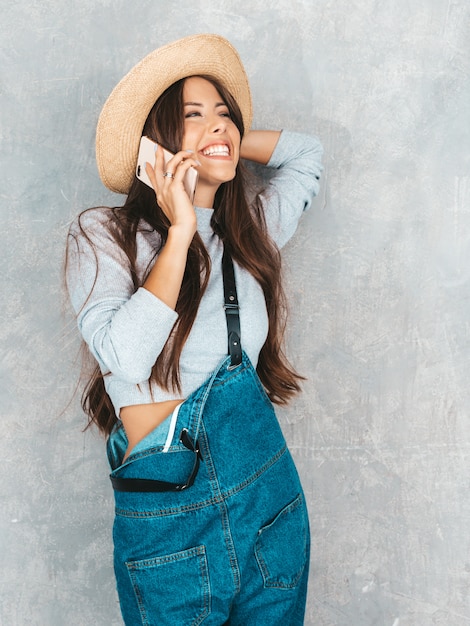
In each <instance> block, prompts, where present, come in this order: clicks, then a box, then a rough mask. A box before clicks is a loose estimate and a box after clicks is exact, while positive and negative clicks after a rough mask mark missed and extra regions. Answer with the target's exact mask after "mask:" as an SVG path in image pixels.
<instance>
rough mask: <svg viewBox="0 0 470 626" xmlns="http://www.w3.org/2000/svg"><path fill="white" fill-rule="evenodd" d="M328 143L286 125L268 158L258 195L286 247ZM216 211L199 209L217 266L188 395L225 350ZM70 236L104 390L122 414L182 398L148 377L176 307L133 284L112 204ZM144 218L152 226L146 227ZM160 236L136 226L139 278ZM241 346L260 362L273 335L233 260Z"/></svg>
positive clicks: (82, 318)
mask: <svg viewBox="0 0 470 626" xmlns="http://www.w3.org/2000/svg"><path fill="white" fill-rule="evenodd" d="M321 155H322V148H321V145H320V142H319V141H318V139H317V138H316V137H310V136H307V135H301V134H299V133H291V132H287V131H283V132H282V133H281V136H280V138H279V141H278V143H277V146H276V148H275V150H274V152H273V155H272V157H271V159H270V161H269V163H268V164H267V167H269V168H273V169H274V170H275V171H274V176H273V177H272V178H271V179H270V181H269V183H268V185H267V187H266V188H265V190H264V192H263V193H262V195H261V196H260V199H261V204H262V207H263V210H264V212H265V217H266V223H267V226H268V231H269V233H270V235H271V237H272V239H273V240H274V241H275V243H276V244H277V245H278V246H279V247H282V246H283V245H284V244H285V243H286V242H287V241H288V240H289V239H290V237H291V236H292V235H293V233H294V232H295V229H296V227H297V223H298V220H299V218H300V216H301V214H302V212H303V211H304V210H305V209H307V208H308V207H309V206H310V203H311V200H312V198H313V196H315V195H316V194H317V193H318V189H319V178H320V173H321V170H322V167H321ZM212 213H213V209H206V208H199V207H196V214H197V224H198V226H197V228H198V232H199V234H200V236H201V238H202V240H203V242H204V244H205V246H206V248H207V250H208V252H209V255H210V258H211V263H212V271H211V274H210V278H209V284H208V286H207V290H206V292H205V293H204V296H203V297H202V300H201V303H200V306H199V309H198V312H197V316H196V319H195V321H194V324H193V327H192V329H191V332H190V335H189V337H188V339H187V341H186V343H185V345H184V348H183V351H182V354H181V359H180V373H181V385H182V393H181V397H182V398H186V397H188V395H189V394H191V393H192V392H193V391H194V390H195V389H197V388H198V387H199V386H200V385H201V384H202V383H203V382H204V381H205V380H206V379H207V378H208V377H209V376H210V374H211V373H212V372H213V371H214V369H215V368H216V367H217V366H218V365H219V363H220V361H221V360H222V359H223V358H224V357H225V356H226V354H227V327H226V321H225V312H224V291H223V281H222V270H221V268H222V253H223V245H222V243H221V241H220V240H219V238H218V237H217V236H216V235H215V234H214V232H213V231H212V228H211V225H210V222H211V217H212ZM81 224H82V227H83V228H84V230H85V231H86V233H87V235H88V237H89V238H90V240H91V241H92V243H93V245H91V244H90V242H89V241H87V239H86V238H85V237H84V236H83V234H82V233H81V231H80V228H79V226H78V218H77V219H76V220H75V221H74V222H73V223H72V226H71V228H70V233H69V246H68V259H67V274H66V280H67V288H68V291H69V295H70V299H71V303H72V306H73V308H74V310H75V312H76V314H77V322H78V327H79V330H80V332H81V334H82V336H83V338H84V340H85V341H86V343H87V344H88V347H89V348H90V351H91V353H92V355H93V356H94V357H95V359H96V360H97V362H98V364H99V366H100V369H101V371H102V372H103V374H106V375H105V376H104V383H105V387H106V391H107V393H108V394H109V396H110V398H111V401H112V402H113V405H114V408H115V410H116V414H117V415H118V416H119V412H120V409H121V407H123V406H129V405H134V404H147V403H150V402H161V401H164V400H171V399H176V398H178V394H175V393H174V392H167V391H165V390H163V389H161V388H160V387H158V386H157V385H156V384H155V383H153V382H152V383H150V382H149V380H148V379H149V376H150V373H151V369H152V366H153V365H154V363H155V361H156V359H157V357H158V355H159V354H160V352H161V350H162V349H163V346H164V345H165V342H166V341H167V339H168V337H169V335H170V333H171V330H172V328H173V325H174V323H175V321H176V320H177V313H176V312H175V311H174V310H173V309H171V308H169V307H168V306H167V305H166V304H164V303H163V302H162V301H161V300H159V299H158V298H157V297H156V296H154V295H153V294H152V293H150V292H149V291H147V290H146V289H145V288H143V287H140V288H139V289H137V291H135V288H134V284H133V281H132V277H131V275H130V271H129V261H128V259H127V257H126V255H125V254H124V252H123V251H122V250H121V249H120V248H119V246H118V245H117V244H116V242H115V241H114V240H113V238H112V236H111V234H110V232H109V230H108V228H107V213H106V210H104V209H99V208H98V209H92V210H89V211H87V212H85V213H84V214H83V216H82V219H81ZM144 225H145V224H144ZM159 237H160V236H159V235H158V233H156V232H155V231H153V230H151V229H150V227H149V226H148V225H147V229H146V228H142V229H139V230H138V232H137V259H136V266H137V275H138V280H139V284H142V282H143V278H144V274H145V273H146V272H147V271H148V269H149V263H150V264H151V259H152V258H153V256H154V252H155V249H157V248H158V244H159ZM235 278H236V283H237V291H238V300H239V304H240V325H241V336H242V345H243V348H244V350H245V352H246V353H247V355H248V357H249V358H250V360H251V362H252V363H253V366H254V367H256V364H257V362H258V355H259V352H260V350H261V348H262V346H263V344H264V342H265V340H266V336H267V332H268V318H267V313H266V306H265V302H264V296H263V292H262V289H261V287H260V286H259V284H258V283H257V282H256V280H255V279H254V278H253V277H252V276H251V275H250V274H249V273H248V272H247V271H245V270H244V269H242V268H241V267H239V266H238V265H237V264H235Z"/></svg>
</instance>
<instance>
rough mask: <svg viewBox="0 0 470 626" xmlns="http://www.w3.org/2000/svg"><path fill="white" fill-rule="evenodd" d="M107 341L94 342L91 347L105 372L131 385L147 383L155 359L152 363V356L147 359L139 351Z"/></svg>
mask: <svg viewBox="0 0 470 626" xmlns="http://www.w3.org/2000/svg"><path fill="white" fill-rule="evenodd" d="M107 339H108V341H106V340H104V341H98V342H96V341H94V342H93V344H92V346H91V348H92V352H93V354H94V356H95V357H96V358H97V359H98V362H100V363H102V364H103V366H104V370H105V371H108V372H111V374H113V376H116V378H119V379H120V380H122V381H124V382H126V383H129V384H133V385H137V384H139V383H144V382H146V381H147V380H148V379H149V378H150V376H151V374H152V367H153V365H154V362H155V359H153V360H152V362H150V361H149V358H148V356H150V355H148V356H147V358H145V355H143V354H140V353H139V350H133V349H129V347H128V346H125V347H124V346H118V345H116V343H115V342H111V341H109V337H108V338H107ZM97 344H98V345H97Z"/></svg>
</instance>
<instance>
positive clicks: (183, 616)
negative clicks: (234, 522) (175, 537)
mask: <svg viewBox="0 0 470 626" xmlns="http://www.w3.org/2000/svg"><path fill="white" fill-rule="evenodd" d="M126 567H127V571H128V573H129V577H130V579H131V582H132V586H133V588H134V593H135V595H136V598H137V602H138V605H139V610H140V615H141V618H142V624H144V625H145V626H157V624H158V626H175V624H181V625H183V624H184V625H188V626H197V624H201V622H202V621H203V620H204V619H205V618H206V617H207V616H208V615H209V613H210V583H209V572H208V567H207V558H206V550H205V547H204V546H203V545H200V546H197V547H195V548H190V549H188V550H183V551H181V552H175V553H174V554H168V555H165V556H157V557H153V558H148V559H142V560H138V561H128V562H127V563H126Z"/></svg>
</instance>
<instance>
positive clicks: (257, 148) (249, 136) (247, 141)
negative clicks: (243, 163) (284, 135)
mask: <svg viewBox="0 0 470 626" xmlns="http://www.w3.org/2000/svg"><path fill="white" fill-rule="evenodd" d="M280 135H281V131H279V130H251V131H250V132H248V133H246V135H245V136H244V137H243V140H242V144H241V148H240V156H241V157H242V159H248V160H249V161H254V162H255V163H261V164H262V165H266V164H267V163H268V161H269V159H270V158H271V156H272V153H273V152H274V148H275V147H276V145H277V142H278V141H279V137H280Z"/></svg>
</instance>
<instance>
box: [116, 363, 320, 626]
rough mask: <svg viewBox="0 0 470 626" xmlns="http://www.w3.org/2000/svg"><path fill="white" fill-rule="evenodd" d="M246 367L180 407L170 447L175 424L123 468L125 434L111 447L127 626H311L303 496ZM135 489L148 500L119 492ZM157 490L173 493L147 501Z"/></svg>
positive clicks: (224, 372)
mask: <svg viewBox="0 0 470 626" xmlns="http://www.w3.org/2000/svg"><path fill="white" fill-rule="evenodd" d="M240 359H241V363H240V364H239V365H238V366H236V367H233V366H232V360H231V357H227V359H225V360H224V361H223V362H222V363H221V364H220V366H219V368H218V369H217V370H216V371H215V372H214V373H213V375H212V377H211V378H210V379H209V380H208V381H206V382H205V383H204V384H203V385H202V386H201V387H199V388H198V389H197V390H196V391H194V392H193V393H192V394H191V395H190V396H189V397H188V398H187V399H186V400H185V401H184V403H183V404H181V405H180V407H179V412H178V415H177V424H176V428H175V430H174V434H173V435H172V432H173V429H172V428H171V426H172V420H171V416H170V417H169V418H167V419H166V420H165V421H164V422H163V423H162V424H161V425H159V426H158V427H157V428H156V429H155V430H154V431H153V432H152V433H150V434H149V435H148V436H147V437H146V438H145V439H143V440H142V441H141V442H140V443H139V444H138V445H137V446H136V447H135V448H134V449H133V451H132V453H131V454H130V456H129V457H128V459H127V460H126V462H125V463H124V464H122V465H121V459H122V458H123V456H124V453H125V450H126V448H127V439H126V436H125V433H124V430H123V428H122V427H121V428H116V429H115V430H114V431H113V433H112V434H111V436H110V438H109V440H108V458H109V462H110V465H111V469H112V473H111V480H112V481H115V484H114V487H115V489H116V490H115V492H114V493H115V501H116V517H115V521H114V529H113V538H114V568H115V574H116V579H117V588H118V594H119V600H120V604H121V611H122V615H123V618H124V621H125V623H126V625H128V626H137V625H138V624H145V625H146V626H157V625H158V626H163V625H165V626H180V625H181V626H183V625H184V626H186V625H187V626H189V625H197V624H204V626H222V625H224V624H227V625H228V624H229V625H230V626H281V625H282V626H300V625H301V624H303V618H304V611H305V600H306V592H307V577H308V564H309V547H310V541H309V528H308V517H307V509H306V505H305V500H304V495H303V492H302V487H301V485H300V481H299V477H298V474H297V471H296V469H295V466H294V463H293V460H292V457H291V455H290V453H289V451H288V449H287V447H286V442H285V439H284V437H283V434H282V431H281V429H280V427H279V423H278V421H277V418H276V415H275V413H274V410H273V406H272V404H271V402H270V400H269V398H268V397H267V395H266V393H265V391H264V389H263V387H262V385H261V382H260V380H259V378H258V375H257V373H256V371H255V369H254V368H253V366H252V364H251V362H250V361H249V359H248V357H247V356H246V354H245V353H244V352H243V353H241V354H240ZM169 438H170V439H171V442H170V441H168V439H169ZM129 479H130V480H129ZM136 479H137V483H136V484H137V485H138V486H139V489H141V490H140V491H126V490H124V491H121V490H119V489H121V488H122V489H127V488H129V489H133V487H132V481H133V480H136ZM151 481H160V484H162V485H163V488H164V487H165V485H166V484H167V486H168V489H171V490H163V491H159V492H152V491H146V488H147V486H148V485H150V486H151V485H152V482H151ZM161 481H164V482H161ZM165 481H166V482H165ZM123 485H124V486H123ZM126 485H127V486H126ZM129 485H131V487H129ZM188 485H189V486H188ZM150 488H151V487H150Z"/></svg>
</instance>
